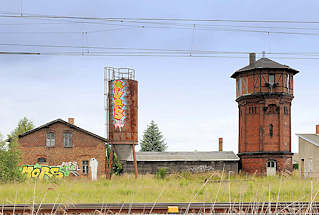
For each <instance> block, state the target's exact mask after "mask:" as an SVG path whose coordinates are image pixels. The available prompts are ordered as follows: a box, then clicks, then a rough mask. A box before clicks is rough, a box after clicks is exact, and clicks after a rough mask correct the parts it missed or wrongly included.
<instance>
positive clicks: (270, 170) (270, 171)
mask: <svg viewBox="0 0 319 215" xmlns="http://www.w3.org/2000/svg"><path fill="white" fill-rule="evenodd" d="M276 167H277V163H276V161H267V176H274V175H276Z"/></svg>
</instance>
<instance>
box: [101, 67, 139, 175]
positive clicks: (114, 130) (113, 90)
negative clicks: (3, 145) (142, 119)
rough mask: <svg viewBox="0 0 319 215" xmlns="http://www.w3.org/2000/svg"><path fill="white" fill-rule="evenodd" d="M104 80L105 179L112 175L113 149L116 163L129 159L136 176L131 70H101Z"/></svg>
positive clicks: (134, 98)
mask: <svg viewBox="0 0 319 215" xmlns="http://www.w3.org/2000/svg"><path fill="white" fill-rule="evenodd" d="M104 80H105V92H104V94H105V102H106V103H105V110H106V133H107V139H108V147H107V149H108V150H110V152H109V153H107V154H108V155H109V156H108V159H107V160H108V162H107V167H106V169H107V177H108V178H111V174H112V162H113V150H114V151H115V153H116V155H117V156H118V158H119V160H120V161H124V160H125V161H126V160H127V159H128V158H129V157H131V156H133V160H134V167H135V176H136V177H137V174H138V172H137V162H136V156H135V145H137V144H138V126H137V115H138V112H137V102H138V88H137V87H138V83H137V81H136V80H135V70H134V69H129V68H113V67H105V68H104Z"/></svg>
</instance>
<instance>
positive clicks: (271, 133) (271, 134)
mask: <svg viewBox="0 0 319 215" xmlns="http://www.w3.org/2000/svg"><path fill="white" fill-rule="evenodd" d="M273 133H274V126H273V125H272V124H270V125H269V136H270V137H272V136H273Z"/></svg>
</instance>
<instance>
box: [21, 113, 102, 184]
mask: <svg viewBox="0 0 319 215" xmlns="http://www.w3.org/2000/svg"><path fill="white" fill-rule="evenodd" d="M105 143H106V139H105V138H103V137H100V136H98V135H96V134H93V133H91V132H89V131H87V130H84V129H82V128H79V127H77V126H75V125H74V119H73V118H69V122H66V121H63V120H62V119H57V120H54V121H52V122H49V123H47V124H45V125H42V126H40V127H38V128H35V129H33V130H31V131H28V132H26V133H24V134H22V135H20V136H19V148H20V150H21V151H22V155H23V156H22V157H23V161H22V163H21V164H22V165H25V166H24V167H23V172H24V173H26V174H27V176H28V177H40V178H42V177H52V176H56V177H63V176H69V175H70V176H83V177H86V176H88V177H91V171H92V169H93V171H95V172H97V176H101V175H103V174H105V170H106V169H105V159H106V158H105V155H106V153H105V151H106V145H105ZM94 159H95V160H94ZM96 161H97V167H96V165H93V163H96ZM36 164H37V165H36ZM94 169H97V170H94Z"/></svg>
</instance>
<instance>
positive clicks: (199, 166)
mask: <svg viewBox="0 0 319 215" xmlns="http://www.w3.org/2000/svg"><path fill="white" fill-rule="evenodd" d="M122 165H123V171H124V172H125V173H134V164H133V162H131V161H127V162H124V163H122ZM137 166H138V171H139V174H146V173H150V174H155V173H156V172H157V171H158V170H159V169H161V168H166V169H167V173H175V172H182V171H189V172H207V171H223V170H224V171H226V172H229V171H231V172H232V173H238V161H138V162H137Z"/></svg>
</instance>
